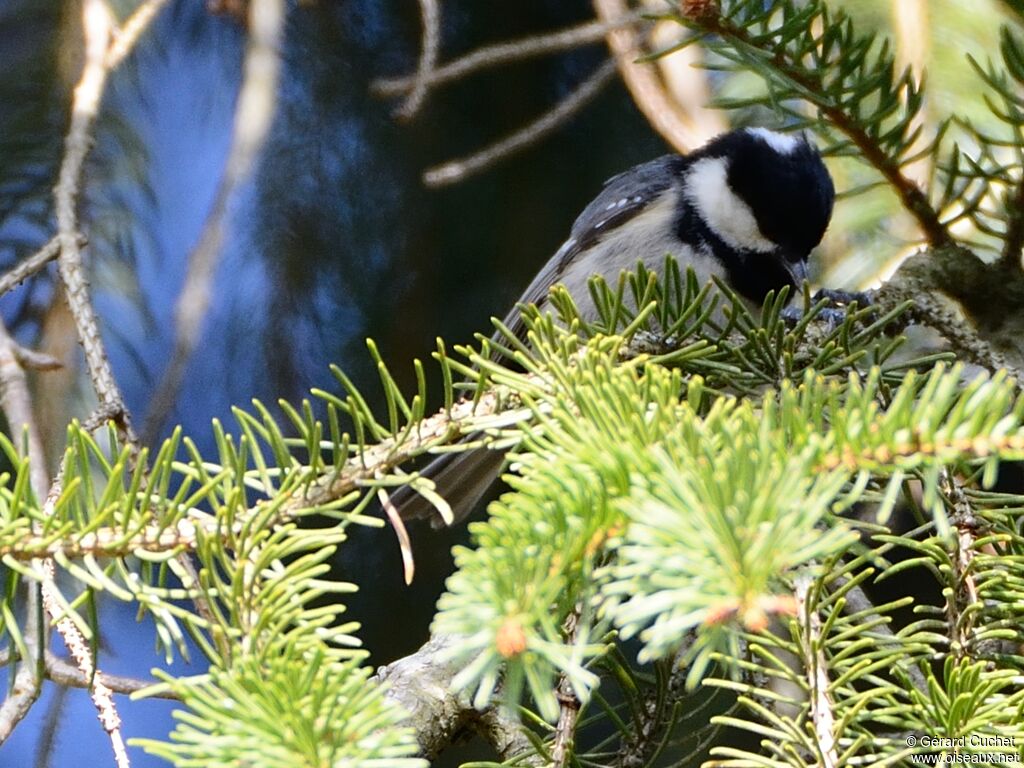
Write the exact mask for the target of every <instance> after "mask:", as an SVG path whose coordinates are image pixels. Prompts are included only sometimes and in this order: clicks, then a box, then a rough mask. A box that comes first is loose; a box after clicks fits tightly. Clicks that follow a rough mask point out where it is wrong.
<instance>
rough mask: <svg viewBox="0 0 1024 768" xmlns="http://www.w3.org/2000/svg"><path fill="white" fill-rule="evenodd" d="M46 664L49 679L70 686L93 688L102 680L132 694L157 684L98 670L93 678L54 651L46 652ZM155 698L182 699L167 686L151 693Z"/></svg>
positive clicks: (104, 683) (116, 691)
mask: <svg viewBox="0 0 1024 768" xmlns="http://www.w3.org/2000/svg"><path fill="white" fill-rule="evenodd" d="M44 661H45V664H46V677H47V679H49V680H52V681H53V682H55V683H57V684H58V685H64V686H67V687H69V688H91V687H92V686H93V684H94V683H95V682H97V681H98V682H100V683H102V684H103V685H105V686H106V687H107V688H108V689H109V690H111V691H113V692H114V693H120V694H124V695H126V696H127V695H131V694H133V693H138V692H139V691H143V690H146V689H147V688H151V687H153V686H154V685H156V684H157V681H156V680H139V679H138V678H135V677H125V676H123V675H110V674H107V673H106V672H100V671H97V672H96V674H95V675H93V676H92V677H91V678H89V677H86V675H85V673H83V672H82V670H81V669H80V668H78V667H76V666H75V665H74V664H72V663H70V662H69V661H67V659H62V658H61V657H60V656H57V655H56V654H54V653H51V652H49V651H47V652H46V655H45V658H44ZM149 696H150V697H151V698H154V699H172V700H174V701H180V700H181V697H180V696H178V694H176V693H175V692H174V691H172V690H170V689H169V688H168V687H167V686H164V687H163V688H160V689H158V690H157V691H156V692H155V693H152V694H149Z"/></svg>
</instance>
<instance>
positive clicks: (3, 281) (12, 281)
mask: <svg viewBox="0 0 1024 768" xmlns="http://www.w3.org/2000/svg"><path fill="white" fill-rule="evenodd" d="M58 256H60V238H59V237H53V238H52V239H51V240H50V241H49V242H48V243H47V244H46V245H44V246H43V247H42V248H40V249H39V250H38V251H36V252H35V253H33V254H32V255H31V256H29V257H28V258H27V259H25V260H23V261H20V262H18V263H17V264H15V265H14V266H13V267H11V268H10V269H9V270H7V272H5V273H4V274H3V276H0V296H3V295H4V294H5V293H7V292H8V291H9V290H11V289H12V288H14V287H15V286H17V285H18V284H19V283H21V282H22V281H24V280H27V279H28V278H30V277H32V275H34V274H36V273H37V272H39V271H40V270H42V269H43V268H44V267H45V266H46V265H47V264H49V263H50V262H51V261H53V260H54V259H56V258H57V257H58Z"/></svg>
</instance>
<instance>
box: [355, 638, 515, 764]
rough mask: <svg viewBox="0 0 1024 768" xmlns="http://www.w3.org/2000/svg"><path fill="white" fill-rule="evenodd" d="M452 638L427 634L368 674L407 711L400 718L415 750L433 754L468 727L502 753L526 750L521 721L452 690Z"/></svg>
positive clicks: (454, 640) (456, 667)
mask: <svg viewBox="0 0 1024 768" xmlns="http://www.w3.org/2000/svg"><path fill="white" fill-rule="evenodd" d="M457 642H458V638H454V637H450V636H446V635H437V636H435V637H432V638H431V639H430V640H428V641H427V642H426V643H425V644H424V645H423V646H422V647H421V648H420V649H419V650H418V651H416V652H415V653H412V654H410V655H409V656H405V657H403V658H401V659H398V660H397V661H394V662H392V663H391V664H388V665H387V666H384V667H380V668H379V669H378V670H377V674H376V675H375V677H374V679H375V680H376V681H377V682H378V683H383V684H384V685H385V686H387V688H386V692H385V696H387V697H388V698H390V699H392V700H393V701H396V702H398V703H399V704H400V705H401V706H402V708H403V709H404V710H405V711H406V712H407V713H408V718H407V720H406V722H407V723H408V725H410V726H412V727H413V728H414V729H415V731H416V738H417V740H418V741H419V745H420V754H421V755H422V756H424V757H426V758H428V759H431V758H433V757H436V756H437V755H438V754H439V753H440V752H441V751H442V750H443V749H444V748H445V747H448V746H450V745H451V744H454V743H457V742H458V741H460V740H461V739H463V738H466V737H468V736H469V735H471V734H472V733H474V732H476V733H479V734H480V735H481V736H482V737H483V738H485V739H487V741H488V742H489V743H490V744H492V745H493V746H494V748H495V749H496V750H497V751H498V753H499V754H500V755H501V756H502V758H503V759H509V758H512V757H515V756H516V755H521V754H523V753H524V752H526V751H532V747H531V745H530V742H529V740H528V739H526V737H525V736H523V734H522V724H521V723H519V722H518V721H516V720H514V719H512V718H508V717H504V716H502V715H501V714H500V713H499V712H497V711H496V710H494V709H488V710H486V711H485V712H478V711H477V710H475V709H474V708H473V705H472V703H471V702H470V701H469V698H468V697H467V696H466V695H464V694H458V693H455V692H453V691H452V686H451V683H452V680H453V679H454V678H455V676H456V675H457V674H458V673H459V672H460V671H461V670H462V666H461V665H460V664H457V663H455V662H453V661H452V660H451V659H450V658H449V656H448V651H449V650H450V649H451V648H452V647H453V646H454V645H455V644H456V643H457ZM527 764H532V763H527Z"/></svg>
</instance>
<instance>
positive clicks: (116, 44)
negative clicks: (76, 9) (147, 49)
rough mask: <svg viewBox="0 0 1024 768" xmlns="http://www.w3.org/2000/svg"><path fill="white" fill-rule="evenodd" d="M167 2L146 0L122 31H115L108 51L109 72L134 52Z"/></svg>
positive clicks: (107, 63)
mask: <svg viewBox="0 0 1024 768" xmlns="http://www.w3.org/2000/svg"><path fill="white" fill-rule="evenodd" d="M167 2H168V0H146V2H144V3H142V5H140V6H139V7H138V8H136V9H135V11H134V12H133V13H132V15H131V16H129V17H128V21H126V22H125V23H124V24H123V25H122V26H121V28H120V29H117V30H115V31H114V39H113V40H112V42H111V44H110V47H109V48H108V49H107V58H106V62H105V64H106V67H107V69H108V70H112V69H116V68H117V65H118V64H120V63H121V62H122V61H124V60H125V58H126V57H127V56H128V54H129V53H131V52H132V51H133V50H134V48H135V44H136V43H138V42H139V39H140V38H141V37H142V35H143V33H144V32H145V31H146V30H147V29H148V28H149V25H150V24H151V23H152V22H153V19H155V18H156V17H157V15H159V13H160V11H161V10H163V7H164V6H165V5H167Z"/></svg>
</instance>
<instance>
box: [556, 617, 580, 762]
mask: <svg viewBox="0 0 1024 768" xmlns="http://www.w3.org/2000/svg"><path fill="white" fill-rule="evenodd" d="M581 610H582V606H576V608H575V609H573V611H572V612H571V613H570V614H569V615H568V616H567V617H566V619H565V644H566V645H570V646H571V645H575V643H576V639H577V632H578V629H579V624H580V613H581ZM555 695H556V696H557V697H558V722H557V723H556V724H555V740H554V743H553V744H552V746H551V763H552V765H553V766H554V768H565V766H566V765H568V764H569V761H570V760H571V759H572V757H573V755H574V754H575V751H576V750H575V745H576V723H577V722H578V721H579V717H580V707H581V704H580V699H579V696H577V695H576V692H575V691H574V690H573V689H572V683H571V682H570V681H569V676H568V675H566V674H564V673H563V674H562V675H561V676H560V677H559V680H558V690H557V691H556V692H555Z"/></svg>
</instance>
